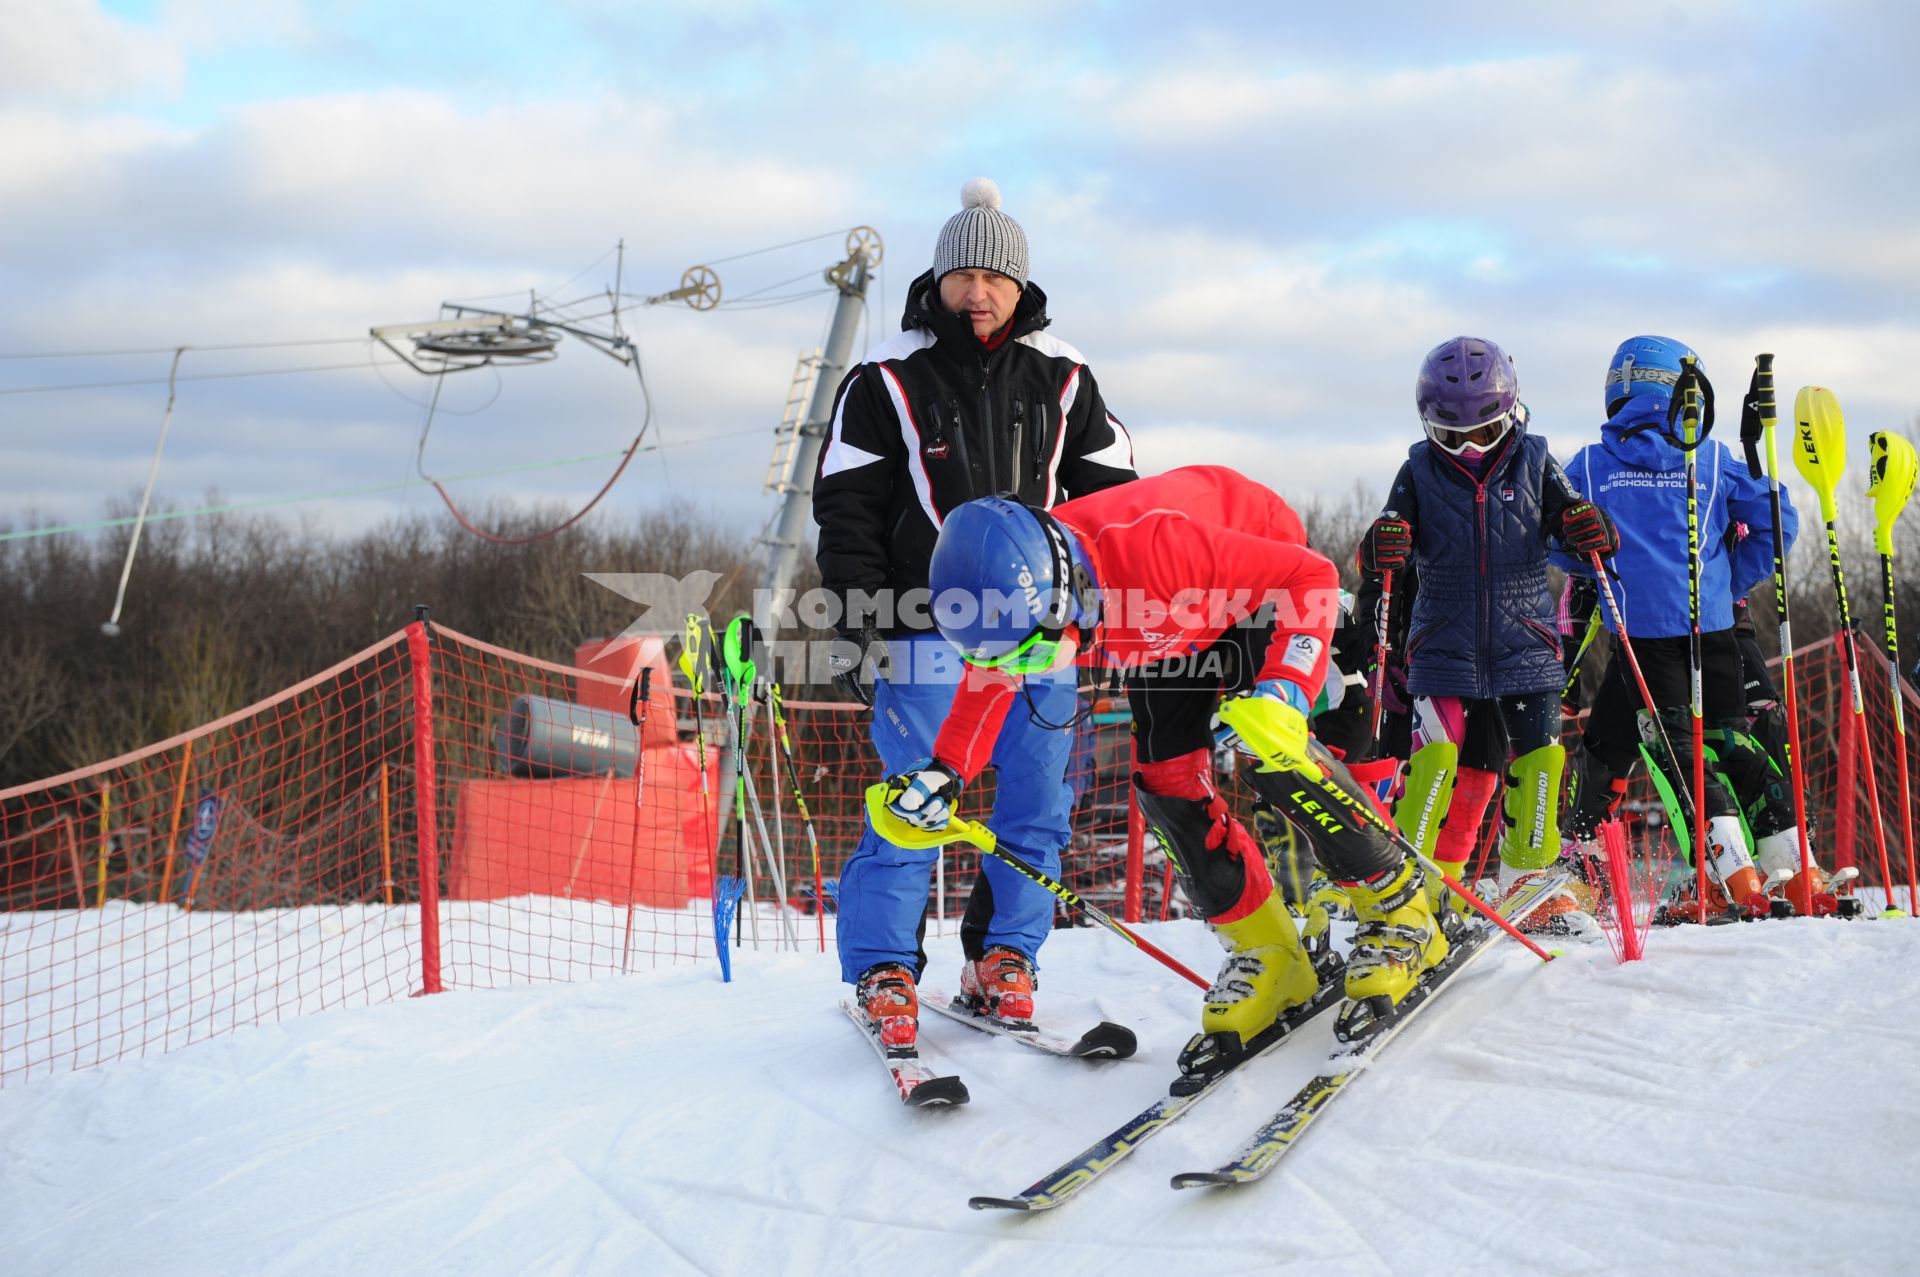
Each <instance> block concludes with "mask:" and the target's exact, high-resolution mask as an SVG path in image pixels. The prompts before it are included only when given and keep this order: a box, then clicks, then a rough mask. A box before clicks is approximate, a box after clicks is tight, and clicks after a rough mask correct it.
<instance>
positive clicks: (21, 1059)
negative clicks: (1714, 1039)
mask: <svg viewBox="0 0 1920 1277" xmlns="http://www.w3.org/2000/svg"><path fill="white" fill-rule="evenodd" d="M1862 656H1863V665H1864V669H1863V685H1864V690H1865V697H1866V704H1867V711H1868V716H1867V730H1868V735H1869V749H1868V750H1867V753H1866V757H1867V758H1869V759H1871V760H1872V763H1873V765H1874V767H1875V768H1876V769H1877V770H1876V775H1877V776H1878V779H1879V786H1880V796H1881V806H1882V811H1883V813H1884V817H1885V825H1886V830H1887V844H1888V852H1889V856H1890V858H1891V859H1892V861H1893V864H1892V869H1893V876H1894V878H1895V880H1896V881H1897V882H1899V883H1900V884H1902V887H1903V888H1904V883H1905V880H1906V864H1905V849H1904V846H1903V845H1902V843H1901V841H1900V838H1901V834H1900V819H1899V816H1900V807H1899V804H1900V801H1901V799H1900V790H1899V785H1898V779H1897V773H1896V770H1895V764H1894V759H1895V752H1894V749H1893V729H1892V719H1891V712H1890V707H1891V699H1890V696H1889V689H1888V679H1887V677H1886V664H1885V661H1884V658H1881V657H1879V656H1878V655H1877V653H1876V652H1875V651H1874V650H1873V649H1872V648H1871V647H1870V646H1869V645H1867V644H1862ZM643 670H650V671H651V674H650V675H649V678H648V686H649V691H650V695H649V698H648V700H647V702H646V704H645V706H644V729H643V730H642V729H636V727H635V725H634V723H633V721H632V720H633V719H634V718H636V717H641V716H642V715H641V710H642V707H641V706H640V705H638V704H637V703H636V702H635V694H634V689H635V686H636V683H637V677H638V675H639V674H640V672H641V671H643ZM1795 673H1796V676H1797V677H1798V679H1799V690H1800V701H1801V705H1802V713H1803V723H1802V734H1803V738H1804V740H1805V743H1806V753H1807V757H1806V760H1805V762H1806V770H1807V782H1808V783H1807V792H1808V801H1809V811H1810V812H1811V813H1812V815H1813V821H1814V827H1815V833H1814V847H1815V852H1816V854H1817V855H1818V856H1819V857H1820V858H1821V860H1822V861H1823V862H1825V863H1828V864H1835V863H1837V864H1839V865H1846V864H1858V865H1859V866H1860V868H1861V871H1862V880H1861V882H1862V885H1863V887H1866V888H1869V889H1870V891H1871V894H1875V895H1877V894H1878V893H1879V891H1880V890H1882V889H1883V888H1884V885H1885V882H1884V878H1883V876H1882V874H1881V872H1880V868H1879V864H1878V854H1877V851H1876V850H1875V849H1874V842H1873V837H1872V831H1871V828H1870V823H1869V821H1868V820H1867V817H1866V815H1865V805H1864V804H1865V798H1864V785H1863V778H1864V767H1863V766H1862V763H1861V753H1860V751H1859V750H1858V748H1857V746H1853V745H1849V744H1847V742H1848V741H1849V740H1850V739H1851V737H1850V736H1849V735H1847V734H1845V733H1842V732H1839V731H1838V730H1837V728H1838V727H1839V726H1840V725H1843V724H1844V722H1845V720H1844V719H1843V718H1842V717H1841V715H1842V712H1843V710H1844V709H1845V707H1846V706H1847V704H1848V700H1847V691H1846V679H1845V674H1844V669H1843V667H1842V665H1841V663H1840V660H1839V657H1838V653H1837V649H1836V648H1835V646H1834V645H1833V644H1832V643H1831V642H1822V643H1819V644H1814V645H1811V646H1809V647H1808V648H1806V649H1803V650H1802V651H1801V652H1800V653H1798V654H1797V655H1796V660H1795ZM1911 695H1912V694H1911V690H1910V689H1909V692H1908V696H1909V699H1910V706H1909V717H1920V703H1912V702H1911ZM696 705H697V712H696ZM1090 708H1092V709H1093V710H1094V711H1095V712H1093V713H1092V714H1091V715H1090V717H1089V718H1088V720H1087V726H1086V727H1084V728H1083V729H1082V730H1081V731H1080V732H1079V734H1078V736H1077V739H1076V742H1075V748H1074V753H1073V756H1072V764H1071V767H1070V771H1069V777H1068V779H1069V783H1070V784H1071V785H1072V786H1073V788H1074V791H1075V795H1076V808H1075V817H1074V824H1075V833H1074V838H1073V842H1072V844H1071V846H1069V848H1068V849H1067V850H1066V852H1065V854H1064V856H1063V860H1062V863H1063V869H1062V877H1063V878H1064V880H1065V882H1066V884H1067V886H1069V887H1070V888H1072V889H1073V890H1074V891H1076V892H1078V893H1079V894H1080V895H1082V896H1083V897H1085V898H1086V899H1087V900H1088V901H1090V902H1091V903H1093V904H1095V905H1097V906H1098V907H1100V908H1101V909H1104V910H1105V911H1107V912H1109V913H1111V914H1113V915H1114V916H1116V917H1119V918H1122V919H1124V920H1126V921H1140V920H1142V919H1147V920H1152V919H1155V918H1162V917H1168V916H1180V915H1182V914H1184V912H1185V905H1184V900H1183V899H1182V898H1181V897H1180V895H1179V891H1178V887H1177V886H1175V885H1173V884H1172V883H1171V879H1170V876H1169V875H1168V874H1167V873H1166V860H1165V857H1164V856H1162V855H1160V854H1159V853H1158V851H1157V850H1156V849H1155V848H1154V846H1153V840H1152V838H1151V836H1148V835H1145V834H1144V833H1143V831H1142V829H1141V827H1140V822H1139V818H1138V813H1137V809H1136V808H1134V806H1133V804H1132V802H1131V795H1130V785H1129V779H1130V772H1131V769H1130V767H1129V763H1128V760H1129V743H1128V728H1127V714H1126V710H1125V707H1124V705H1123V704H1118V703H1112V702H1102V703H1099V704H1097V705H1095V706H1092V707H1090ZM751 709H752V723H751V726H750V728H749V733H748V741H747V747H746V751H745V757H746V767H745V774H746V776H747V777H748V778H749V781H750V784H751V788H752V791H753V795H754V796H755V797H756V798H757V799H758V805H759V809H760V810H759V815H758V817H756V816H755V814H754V812H753V809H752V807H751V806H750V805H749V806H748V807H747V809H746V810H747V823H748V831H749V835H750V839H751V841H752V842H753V843H755V844H758V842H759V829H760V828H761V826H762V825H764V826H765V828H766V830H767V839H766V844H767V845H771V846H772V847H774V848H776V849H777V851H778V855H777V857H776V859H777V867H778V872H777V873H776V872H774V870H775V866H773V865H769V864H767V863H765V861H764V857H763V855H762V852H761V849H760V848H759V847H758V846H756V847H755V848H754V850H753V852H752V855H753V866H752V867H753V870H754V872H753V874H752V903H751V904H750V905H749V906H747V907H746V908H745V909H744V911H743V914H742V917H741V921H740V923H739V925H737V926H736V927H735V928H734V942H735V943H744V944H748V945H753V946H755V947H758V948H761V949H773V948H780V947H798V948H802V949H809V950H811V949H816V948H818V947H820V946H822V945H823V944H824V945H831V943H832V934H831V926H832V917H831V914H832V896H833V892H832V881H833V879H835V878H836V877H837V875H838V873H839V869H840V865H841V862H842V861H843V860H844V858H845V857H846V855H847V854H848V853H849V852H850V851H851V850H852V848H853V846H854V844H855V842H856V841H857V840H858V838H859V835H860V830H861V827H862V817H861V794H862V789H863V787H864V785H865V784H866V783H868V782H869V781H870V780H872V779H874V778H875V777H874V764H873V761H872V759H873V754H872V749H871V746H870V744H869V742H868V737H867V722H866V716H865V712H864V710H862V709H861V708H860V707H858V706H852V705H846V704H826V703H812V702H794V703H790V704H788V705H787V706H786V707H785V710H786V719H787V722H788V728H789V732H788V735H789V739H790V741H791V744H792V749H793V764H794V765H793V767H792V768H791V769H789V767H788V764H787V760H786V756H785V755H784V753H783V751H782V750H781V749H780V746H779V736H778V733H777V731H776V730H775V725H774V723H773V722H772V718H771V706H770V705H769V704H768V703H766V702H765V701H761V702H757V703H756V704H754V705H753V706H752V707H751ZM696 729H697V730H696ZM1909 744H1910V748H1911V742H1910V743H1909ZM728 745H729V733H728V728H727V725H726V723H725V719H724V717H723V711H722V706H721V704H720V702H719V701H718V700H717V699H716V698H715V697H714V696H712V695H711V694H709V695H708V696H706V697H705V698H702V699H700V700H699V701H697V702H696V698H695V697H694V696H693V695H692V693H691V692H690V691H689V690H688V689H687V688H685V687H682V686H676V685H675V684H674V683H673V681H672V679H671V677H670V675H669V671H668V666H667V662H666V658H665V654H664V651H663V650H662V643H661V640H659V639H657V638H648V639H643V640H638V641H634V640H625V641H616V642H613V643H593V644H588V645H586V646H584V647H583V648H582V649H581V651H580V653H579V654H578V656H577V657H576V664H575V665H571V666H569V665H561V664H556V663H553V662H548V661H541V660H536V659H534V658H531V657H528V656H524V655H521V654H519V653H515V652H511V651H507V650H505V649H501V648H497V647H494V646H492V645H489V644H486V643H483V642H480V641H478V640H476V639H472V638H469V637H468V636H466V635H462V634H460V633H458V632H456V631H453V630H448V629H445V628H438V627H436V628H433V629H431V630H430V629H429V628H428V627H427V626H426V625H424V624H421V623H416V624H414V625H412V626H409V627H408V628H407V629H406V630H405V631H402V632H401V633H397V634H394V635H392V636H390V637H388V638H386V639H384V640H382V641H381V642H379V643H377V644H375V645H374V646H372V647H370V648H368V649H366V650H365V651H363V652H361V653H359V654H358V655H356V656H354V657H352V658H350V659H348V660H346V661H343V662H341V663H340V664H339V665H336V666H335V667H333V668H332V669H330V670H327V671H325V672H323V673H321V674H318V675H316V676H314V677H313V678H310V679H308V680H306V681H305V682H303V683H300V684H298V685H296V686H294V687H291V688H288V689H287V690H286V691H284V692H282V693H280V694H279V695H278V696H275V697H273V698H271V699H270V700H268V701H264V702H262V703H260V704H258V705H254V706H251V707H249V708H247V709H245V710H242V711H240V712H238V713H235V714H231V715H229V716H227V717H226V718H223V719H220V720H218V721H217V722H214V723H209V724H207V725H205V726H203V727H200V728H197V729H195V730H193V731H191V732H188V733H185V734H183V735H180V736H177V737H174V738H172V739H170V740H166V741H162V742H160V743H159V744H156V745H152V746H149V747H147V748H145V749H142V750H138V751H136V752H134V753H132V754H128V755H125V756H122V757H120V758H116V759H112V760H109V761H107V762H103V763H99V764H96V765H94V766H91V767H88V768H83V769H81V770H79V771H75V772H70V773H68V774H66V775H63V776H57V777H54V778H52V779H51V780H47V781H42V782H38V783H35V784H32V785H27V786H21V787H18V788H15V789H11V790H7V791H3V792H0V1084H6V1083H11V1082H17V1081H20V1080H24V1079H28V1078H33V1077H40V1076H45V1075H47V1074H49V1073H52V1072H56V1071H63V1070H66V1069H71V1068H76V1067H83V1066H86V1065H91V1064H96V1063H101V1062H104V1061H108V1060H114V1059H119V1058H122V1057H126V1056H138V1055H143V1054H146V1053H149V1052H155V1051H162V1050H167V1049H170V1048H172V1047H175V1046H180V1045H184V1044H186V1043H189V1042H194V1041H199V1040H202V1039H204V1038H206V1037H209V1036H212V1035H215V1034H219V1033H223V1032H226V1031H228V1030H230V1029H232V1028H235V1027H238V1026H240V1025H245V1024H257V1023H267V1022H272V1021H276V1020H280V1019H284V1018H287V1017H289V1016H294V1015H300V1014H304V1013H306V1012H308V1011H313V1010H319V1009H322V1008H325V1007H333V1006H351V1005H364V1004H368V1003H373V1002H381V1001H388V1000H393V999H398V998H401V997H405V996H409V995H412V994H417V993H423V992H437V991H439V990H441V989H447V988H456V989H458V988H466V989H471V988H487V987H494V986H499V985H504V984H511V983H519V982H526V981H536V980H581V979H590V978H595V977H600V976H607V975H614V974H619V973H622V972H627V971H633V970H639V969H643V968H647V967H651V966H655V965H659V964H663V963H674V962H710V961H712V960H713V958H714V957H715V948H714V919H713V909H712V898H713V894H714V879H715V876H716V874H729V875H739V874H740V873H741V871H742V867H743V866H742V861H741V857H740V829H741V823H740V821H738V820H737V819H736V818H735V816H734V811H735V803H736V791H735V786H734V782H733V769H732V767H731V764H730V760H729V749H728ZM703 752H704V758H705V767H704V789H703V768H702V767H701V757H702V754H703ZM796 777H797V783H798V787H799V788H800V790H801V791H802V793H803V795H804V798H805V801H806V803H807V806H808V808H809V810H810V811H811V813H812V820H813V825H814V829H815V831H816V833H817V836H818V846H819V855H820V862H821V863H820V866H819V877H820V878H821V880H822V881H823V882H824V883H825V885H826V890H825V893H824V894H825V895H826V897H827V903H826V908H825V910H824V911H823V910H822V909H821V907H820V901H819V897H818V895H817V894H816V891H815V887H814V882H815V869H814V863H813V860H814V857H813V852H812V844H811V843H810V842H809V839H808V837H807V833H806V830H805V827H804V824H803V822H802V821H801V819H800V814H799V808H798V804H797V803H796V802H795V800H794V797H793V790H794V787H795V779H796ZM994 783H995V782H994V781H993V780H992V779H991V778H990V777H989V778H986V779H983V781H982V782H981V784H980V785H978V786H976V787H975V789H974V790H971V791H969V793H968V796H967V807H968V809H969V810H970V811H973V812H976V813H977V812H984V811H986V810H987V809H988V806H989V805H990V803H991V799H992V794H991V786H992V785H993V784H994ZM1635 786H1636V787H1635V789H1634V790H1633V792H1632V793H1631V795H1630V800H1629V803H1628V811H1629V817H1630V826H1629V828H1630V832H1631V833H1632V834H1633V835H1634V837H1635V841H1636V842H1637V843H1640V842H1647V841H1652V840H1656V839H1657V837H1658V827H1659V825H1660V823H1661V817H1660V815H1659V813H1658V808H1657V804H1655V803H1653V802H1652V801H1650V794H1649V793H1648V792H1647V790H1646V786H1645V782H1644V779H1642V780H1637V781H1636V782H1635ZM1244 789H1245V787H1244V786H1231V787H1230V790H1231V791H1239V793H1238V799H1237V801H1239V802H1241V803H1242V804H1244V802H1245V799H1246V795H1245V793H1244ZM723 791H724V792H723ZM425 796H430V798H431V800H430V801H426V800H425ZM1843 799H1844V800H1843ZM1495 820H1497V805H1496V808H1495V813H1494V814H1493V815H1492V816H1490V820H1489V828H1488V835H1489V836H1488V837H1487V838H1486V839H1483V845H1489V846H1490V844H1491V834H1492V830H1493V828H1494V821H1495ZM976 863H977V858H976V857H975V855H974V854H973V853H972V852H971V851H951V852H950V853H949V854H948V855H947V856H946V857H944V859H943V861H942V865H941V873H940V876H939V880H938V882H939V890H938V891H936V892H935V893H934V900H933V903H932V915H933V916H932V919H931V921H930V924H929V929H930V930H931V931H933V932H934V933H935V934H940V933H942V932H946V931H950V930H952V929H953V928H955V927H957V925H958V919H959V915H960V913H961V911H962V909H963V908H964V904H965V899H966V894H967V892H968V890H969V889H970V887H971V885H972V878H973V873H974V867H975V864H976ZM777 882H778V883H783V884H784V892H783V891H782V890H781V889H780V887H778V886H776V883H777ZM1901 902H1902V903H1904V895H1903V896H1902V900H1901ZM1060 919H1061V921H1062V922H1063V923H1065V922H1068V921H1070V915H1069V914H1068V913H1067V911H1065V910H1064V909H1063V910H1062V911H1061V913H1060Z"/></svg>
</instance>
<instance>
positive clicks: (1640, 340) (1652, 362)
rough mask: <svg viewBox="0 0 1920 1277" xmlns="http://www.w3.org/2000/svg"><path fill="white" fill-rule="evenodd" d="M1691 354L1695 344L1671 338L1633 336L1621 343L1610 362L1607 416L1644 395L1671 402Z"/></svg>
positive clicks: (1662, 401) (1664, 402)
mask: <svg viewBox="0 0 1920 1277" xmlns="http://www.w3.org/2000/svg"><path fill="white" fill-rule="evenodd" d="M1691 354H1693V349H1692V347H1690V346H1688V345H1686V344H1685V343H1684V342H1678V341H1675V340H1674V339H1673V338H1671V337H1653V336H1646V337H1629V338H1627V339H1626V340H1625V341H1623V342H1621V343H1620V348H1619V349H1618V350H1616V351H1614V352H1613V362H1612V363H1610V364H1608V365H1607V386H1606V402H1607V415H1608V416H1609V417H1611V416H1613V415H1614V414H1615V413H1617V412H1619V411H1620V405H1621V404H1623V403H1625V402H1626V401H1627V400H1629V399H1636V398H1638V397H1640V396H1641V395H1651V396H1655V397H1657V398H1658V399H1659V401H1660V402H1661V403H1662V404H1666V403H1668V402H1669V401H1670V400H1672V398H1673V388H1674V387H1675V386H1676V385H1678V384H1679V381H1680V360H1681V358H1682V357H1683V356H1686V355H1691ZM1701 371H1702V372H1704V371H1705V369H1704V368H1703V369H1702V370H1701Z"/></svg>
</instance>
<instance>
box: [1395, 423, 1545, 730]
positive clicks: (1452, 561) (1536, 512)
mask: <svg viewBox="0 0 1920 1277" xmlns="http://www.w3.org/2000/svg"><path fill="white" fill-rule="evenodd" d="M1484 474H1485V477H1484V478H1482V479H1475V478H1474V476H1473V473H1472V472H1471V471H1470V470H1468V469H1467V468H1466V467H1465V466H1464V465H1462V464H1461V463H1460V462H1458V461H1456V460H1454V459H1453V458H1452V457H1450V456H1448V455H1447V454H1446V453H1444V452H1442V451H1441V450H1440V449H1438V448H1436V447H1434V446H1433V445H1431V444H1430V443H1428V442H1427V441H1426V440H1425V439H1422V440H1421V441H1420V442H1418V443H1416V444H1414V445H1413V447H1412V448H1411V449H1410V450H1409V451H1408V453H1407V461H1406V464H1405V465H1403V466H1401V467H1400V473H1399V475H1398V477H1396V478H1395V479H1394V483H1393V495H1392V496H1391V497H1389V498H1388V500H1387V510H1388V511H1390V512H1393V513H1397V514H1398V515H1399V516H1400V517H1401V518H1403V519H1405V520H1407V522H1409V523H1410V524H1412V525H1413V553H1414V564H1415V566H1416V567H1417V568H1418V569H1419V578H1420V592H1419V594H1418V595H1417V596H1416V597H1415V599H1414V601H1413V615H1412V617H1411V619H1410V621H1409V623H1408V627H1407V690H1408V691H1409V692H1411V693H1412V694H1413V695H1415V696H1460V697H1466V698H1470V699H1483V698H1486V697H1490V696H1522V695H1526V694H1529V693H1533V692H1547V691H1555V692H1557V691H1559V690H1560V685H1561V684H1562V683H1563V682H1565V681H1566V671H1565V670H1564V669H1562V668H1561V664H1560V636H1559V633H1558V631H1557V629H1556V627H1555V620H1556V608H1555V603H1554V597H1553V592H1552V590H1551V589H1550V588H1549V583H1548V580H1547V536H1548V530H1549V529H1552V530H1554V531H1556V532H1557V530H1558V529H1559V526H1560V517H1561V515H1562V514H1563V513H1564V512H1565V510H1566V508H1567V507H1568V506H1569V505H1571V504H1573V503H1574V502H1576V501H1578V500H1580V496H1579V494H1578V493H1577V492H1575V491H1574V489H1573V487H1572V485H1571V484H1569V483H1568V482H1567V476H1566V474H1565V472H1564V471H1562V470H1561V468H1560V465H1559V463H1558V462H1556V461H1555V460H1554V459H1553V458H1552V456H1550V455H1549V454H1548V452H1547V441H1546V440H1544V439H1541V438H1539V437H1537V436H1533V435H1529V434H1527V433H1526V426H1525V424H1524V423H1522V424H1520V425H1517V426H1515V428H1514V430H1513V432H1512V433H1511V434H1509V435H1508V436H1507V438H1506V439H1505V441H1504V442H1503V443H1502V444H1501V448H1500V451H1499V452H1498V453H1497V454H1496V455H1495V457H1494V459H1493V460H1492V461H1491V463H1489V464H1488V466H1487V468H1486V470H1485V472H1484Z"/></svg>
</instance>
